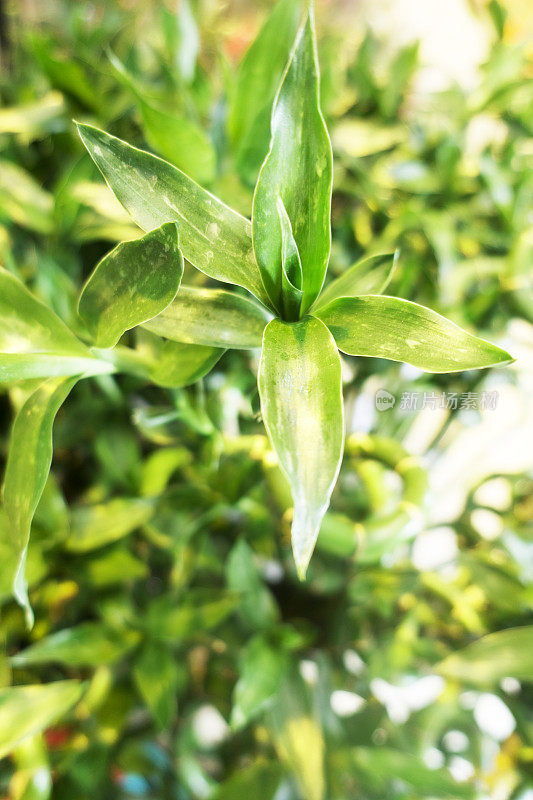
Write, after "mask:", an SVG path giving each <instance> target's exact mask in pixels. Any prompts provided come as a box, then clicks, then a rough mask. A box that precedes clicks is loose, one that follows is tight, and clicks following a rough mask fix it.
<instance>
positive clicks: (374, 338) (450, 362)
mask: <svg viewBox="0 0 533 800" xmlns="http://www.w3.org/2000/svg"><path fill="white" fill-rule="evenodd" d="M314 313H315V314H316V316H317V317H318V318H319V319H321V320H322V321H323V322H325V324H326V325H327V326H328V328H329V329H330V331H331V333H332V334H333V336H334V337H335V341H336V342H337V345H338V347H339V350H341V351H342V352H343V353H348V355H352V356H373V357H374V358H387V359H389V360H391V361H404V362H405V363H406V364H412V365H413V366H414V367H418V368H419V369H423V370H426V372H459V371H461V370H465V369H480V368H483V367H490V366H494V365H496V364H504V363H507V362H509V361H512V360H513V359H512V356H510V355H509V353H506V352H505V350H502V349H501V348H499V347H496V345H494V344H491V343H490V342H486V341H485V340H484V339H479V338H478V337H477V336H472V334H470V333H467V332H466V331H465V330H463V329H462V328H460V327H459V326H458V325H456V324H455V323H454V322H451V321H450V320H449V319H446V318H445V317H441V315H440V314H437V313H436V312H435V311H431V310H430V309H429V308H425V307H424V306H420V305H418V304H417V303H411V302H410V301H408V300H401V299H400V298H398V297H386V296H385V297H381V296H378V295H362V296H361V297H342V298H340V299H338V300H334V301H333V302H332V303H329V304H328V305H327V306H325V307H324V308H320V309H319V310H317V311H316V312H314Z"/></svg>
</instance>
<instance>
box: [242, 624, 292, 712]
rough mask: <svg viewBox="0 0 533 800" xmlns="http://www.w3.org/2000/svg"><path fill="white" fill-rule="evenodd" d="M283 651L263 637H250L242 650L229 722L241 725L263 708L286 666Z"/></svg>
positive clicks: (272, 693) (285, 656)
mask: <svg viewBox="0 0 533 800" xmlns="http://www.w3.org/2000/svg"><path fill="white" fill-rule="evenodd" d="M287 665H288V659H287V654H286V653H285V652H284V651H283V650H282V649H281V648H280V647H279V645H276V646H273V645H272V644H271V643H270V642H269V641H268V640H267V639H266V638H265V637H264V636H261V635H259V636H254V637H253V638H252V639H251V640H250V641H249V642H248V644H247V645H246V647H245V648H244V650H243V653H242V656H241V660H240V669H239V680H238V681H237V683H236V685H235V689H234V692H233V708H232V711H231V724H232V726H233V727H234V728H242V727H243V726H244V725H247V724H248V722H250V721H251V720H252V719H254V718H255V717H257V716H258V715H259V714H260V713H261V711H263V710H264V709H265V708H266V706H267V704H268V701H269V700H270V699H271V698H272V697H273V695H274V694H275V692H276V691H277V689H278V686H279V684H280V681H281V679H282V677H283V674H284V672H285V670H286V669H287Z"/></svg>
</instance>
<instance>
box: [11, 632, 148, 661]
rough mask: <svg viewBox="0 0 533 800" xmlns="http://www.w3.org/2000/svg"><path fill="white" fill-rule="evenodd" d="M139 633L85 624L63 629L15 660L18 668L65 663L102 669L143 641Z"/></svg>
mask: <svg viewBox="0 0 533 800" xmlns="http://www.w3.org/2000/svg"><path fill="white" fill-rule="evenodd" d="M139 639H140V634H139V633H138V632H137V631H131V630H127V631H122V632H121V633H118V632H117V631H116V630H113V631H111V630H107V628H105V626H104V625H103V624H102V623H101V622H82V623H81V624H80V625H77V626H76V627H75V628H63V629H62V630H60V631H57V632H56V633H51V634H50V635H49V636H46V637H45V638H44V639H40V640H39V641H38V642H36V643H35V644H32V645H30V646H29V647H27V648H26V649H25V650H22V651H21V652H20V653H17V654H16V655H15V656H12V658H11V664H12V665H13V666H14V667H30V666H36V665H41V664H62V665H63V666H66V667H99V666H101V665H105V664H114V663H115V662H116V661H118V660H119V658H122V656H123V655H125V654H126V653H127V652H128V651H129V650H131V649H132V648H133V647H134V646H135V645H136V644H137V642H138V641H139Z"/></svg>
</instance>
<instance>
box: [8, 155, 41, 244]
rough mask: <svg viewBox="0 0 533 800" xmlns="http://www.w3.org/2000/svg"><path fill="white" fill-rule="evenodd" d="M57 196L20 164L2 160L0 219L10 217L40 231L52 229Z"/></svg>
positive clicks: (18, 223)
mask: <svg viewBox="0 0 533 800" xmlns="http://www.w3.org/2000/svg"><path fill="white" fill-rule="evenodd" d="M53 208H54V200H53V197H52V195H51V194H49V193H48V192H47V191H46V190H45V189H43V188H42V187H41V186H40V185H39V184H38V183H37V181H36V180H35V179H34V178H33V177H32V176H31V175H30V173H28V172H26V171H25V170H24V169H22V167H20V166H19V165H18V164H13V163H11V162H10V161H5V160H2V161H0V219H6V220H10V221H12V222H15V223H16V224H17V225H22V226H23V227H24V228H29V229H30V230H32V231H36V232H37V233H50V232H51V230H52V227H53V217H52V214H53Z"/></svg>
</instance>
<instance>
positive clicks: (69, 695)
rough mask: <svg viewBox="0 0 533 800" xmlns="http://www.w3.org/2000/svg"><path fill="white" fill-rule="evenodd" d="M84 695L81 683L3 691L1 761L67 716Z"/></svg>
mask: <svg viewBox="0 0 533 800" xmlns="http://www.w3.org/2000/svg"><path fill="white" fill-rule="evenodd" d="M82 692H83V684H81V683H80V682H79V681H56V682H55V683H49V684H46V685H44V686H9V687H7V688H5V689H0V758H4V757H5V756H7V755H9V753H11V752H13V750H15V748H17V747H18V746H19V744H20V743H21V742H23V741H24V740H25V739H26V737H28V736H33V735H35V734H36V733H39V732H40V731H42V730H44V729H45V728H48V727H49V725H51V724H52V723H53V722H55V721H56V720H57V719H60V718H61V717H64V715H65V714H66V713H67V712H68V711H69V709H70V708H72V706H73V705H75V703H77V702H78V700H79V699H80V697H81V694H82Z"/></svg>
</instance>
